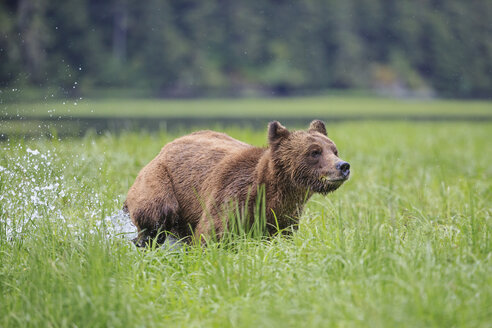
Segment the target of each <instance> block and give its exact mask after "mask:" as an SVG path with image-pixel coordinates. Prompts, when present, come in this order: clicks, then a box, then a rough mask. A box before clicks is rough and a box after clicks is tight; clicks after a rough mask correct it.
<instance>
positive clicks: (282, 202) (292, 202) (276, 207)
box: [256, 149, 312, 229]
mask: <svg viewBox="0 0 492 328" xmlns="http://www.w3.org/2000/svg"><path fill="white" fill-rule="evenodd" d="M256 183H257V186H261V185H264V186H265V193H266V195H265V196H266V197H265V198H266V209H267V213H266V215H267V219H268V218H270V217H271V219H274V218H273V213H272V211H273V212H274V213H275V217H276V219H277V221H279V222H278V223H279V226H280V228H281V229H283V228H286V227H288V226H290V225H292V224H294V223H296V221H297V220H298V218H299V215H300V213H301V211H302V207H303V205H304V204H305V203H306V202H307V200H308V199H309V198H310V197H311V195H312V192H309V191H308V189H307V188H303V187H300V186H298V185H296V184H295V183H294V182H293V181H292V179H291V177H290V175H289V174H288V173H287V172H285V171H284V170H282V169H281V168H279V167H277V166H276V165H275V163H274V160H273V158H272V154H271V151H270V149H266V150H265V152H264V153H263V155H262V156H261V157H260V159H259V161H258V164H257V167H256Z"/></svg>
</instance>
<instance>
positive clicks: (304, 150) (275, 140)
mask: <svg viewBox="0 0 492 328" xmlns="http://www.w3.org/2000/svg"><path fill="white" fill-rule="evenodd" d="M268 142H269V147H270V149H271V153H272V159H273V162H274V165H275V167H276V171H277V172H278V174H281V175H282V176H283V177H284V178H286V179H289V180H290V181H291V182H292V183H294V184H295V185H297V186H298V187H301V188H306V189H309V190H311V191H314V192H319V193H324V194H325V193H328V192H330V191H334V190H336V189H337V188H338V187H340V186H341V185H342V184H343V183H344V182H345V181H346V180H347V179H348V178H349V175H350V164H349V163H347V162H344V161H343V160H341V159H340V158H339V157H338V150H337V147H336V146H335V144H334V143H333V141H331V140H330V139H329V138H328V137H327V134H326V127H325V124H324V123H323V122H322V121H319V120H314V121H312V122H311V124H310V125H309V129H308V130H307V131H292V132H291V131H288V130H287V129H286V128H285V127H284V126H282V125H281V124H280V123H279V122H277V121H274V122H271V123H270V124H269V125H268Z"/></svg>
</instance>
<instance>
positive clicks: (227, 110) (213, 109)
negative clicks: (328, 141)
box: [0, 96, 492, 118]
mask: <svg viewBox="0 0 492 328" xmlns="http://www.w3.org/2000/svg"><path fill="white" fill-rule="evenodd" d="M0 112H1V113H2V114H3V115H4V116H15V115H21V116H25V117H29V116H35V117H51V118H56V117H59V116H62V117H65V116H70V117H120V116H123V117H233V118H249V117H254V118H262V117H278V118H298V117H302V118H304V117H320V118H325V117H326V118H327V117H333V116H343V117H360V116H367V117H371V118H378V117H385V116H396V117H407V116H419V117H429V116H438V117H456V116H457V117H462V116H467V117H473V116H481V117H492V102H491V101H457V100H399V99H389V98H382V97H367V96H361V97H353V96H323V97H321V96H319V97H296V98H263V99H258V98H251V99H249V98H245V99H241V100H238V99H197V100H159V99H147V100H145V99H99V100H90V99H81V100H80V99H78V100H72V101H68V100H63V101H61V100H57V101H43V102H17V103H5V104H2V105H0ZM0 118H1V117H0Z"/></svg>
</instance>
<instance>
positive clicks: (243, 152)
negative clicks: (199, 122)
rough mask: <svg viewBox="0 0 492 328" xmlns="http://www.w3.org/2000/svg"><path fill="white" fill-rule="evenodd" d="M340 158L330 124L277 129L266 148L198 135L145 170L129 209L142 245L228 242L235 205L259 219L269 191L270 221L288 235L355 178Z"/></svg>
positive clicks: (221, 136) (132, 192) (163, 153)
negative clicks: (309, 208) (150, 241)
mask: <svg viewBox="0 0 492 328" xmlns="http://www.w3.org/2000/svg"><path fill="white" fill-rule="evenodd" d="M337 155H338V154H337V149H336V146H335V144H334V143H333V142H332V141H331V140H330V139H328V137H327V136H326V128H325V125H324V123H323V122H321V121H317V120H316V121H313V122H312V123H311V125H310V128H309V130H308V131H292V132H290V131H288V130H287V129H286V128H285V127H283V126H282V125H281V124H280V123H278V122H272V123H270V124H269V127H268V147H266V148H257V147H253V146H250V145H248V144H245V143H243V142H240V141H238V140H235V139H233V138H231V137H229V136H227V135H226V134H223V133H218V132H214V131H199V132H195V133H192V134H190V135H187V136H184V137H181V138H179V139H176V140H174V141H173V142H170V143H169V144H167V145H166V146H164V148H162V150H161V152H160V153H159V155H157V157H155V158H154V159H153V160H152V161H151V162H150V163H149V164H147V166H145V167H144V168H143V169H142V170H141V171H140V173H139V174H138V176H137V178H136V180H135V183H134V184H133V186H132V187H131V188H130V190H129V191H128V196H127V199H126V201H125V209H126V210H127V211H128V212H129V213H130V216H131V219H132V221H133V223H134V224H135V225H136V226H137V228H138V230H139V233H140V236H141V240H146V238H148V237H154V236H156V234H157V233H158V232H159V231H168V232H170V233H172V234H174V235H176V236H177V237H179V238H184V237H189V236H195V237H199V236H205V237H208V236H209V235H210V234H211V233H212V232H213V230H212V229H215V233H217V234H218V235H219V236H220V235H221V234H222V232H223V231H224V228H225V227H224V226H223V223H224V222H225V221H224V219H225V214H226V213H225V212H226V211H227V209H230V207H228V205H229V204H231V202H235V203H236V204H239V205H240V207H241V206H242V207H244V205H245V204H246V202H247V200H248V204H249V205H248V209H247V211H248V212H249V214H250V217H253V213H252V212H253V210H254V206H253V205H254V204H255V199H256V196H257V195H256V194H257V191H258V188H259V187H260V186H264V188H265V189H264V190H265V197H266V220H267V224H268V226H269V227H270V228H269V231H270V232H271V233H273V232H274V231H276V228H275V229H274V228H273V227H274V226H276V224H277V223H278V228H280V229H284V228H286V227H289V226H291V225H293V224H295V223H296V222H297V219H298V217H299V215H300V212H301V210H302V207H303V205H304V203H305V202H306V201H307V200H308V199H309V197H310V196H311V195H312V194H313V192H319V193H328V192H330V191H333V190H335V189H337V188H338V187H339V186H340V185H341V184H342V183H343V182H344V181H345V180H346V178H348V176H345V177H344V176H343V175H342V174H341V173H340V170H338V169H337V168H336V164H337V163H338V162H341V160H340V159H339V158H338V156H337ZM323 177H324V178H326V179H325V180H323ZM329 180H332V181H329ZM333 180H336V181H333ZM274 213H275V214H274ZM275 217H276V218H275ZM276 221H277V222H276ZM162 240H163V239H161V241H162Z"/></svg>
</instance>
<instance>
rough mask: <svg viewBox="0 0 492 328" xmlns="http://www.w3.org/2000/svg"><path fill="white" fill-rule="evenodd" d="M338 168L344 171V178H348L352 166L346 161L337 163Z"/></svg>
mask: <svg viewBox="0 0 492 328" xmlns="http://www.w3.org/2000/svg"><path fill="white" fill-rule="evenodd" d="M336 168H337V169H338V170H340V171H342V174H343V176H344V177H347V176H348V175H349V174H350V164H349V163H347V162H344V161H340V162H338V163H337V165H336Z"/></svg>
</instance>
